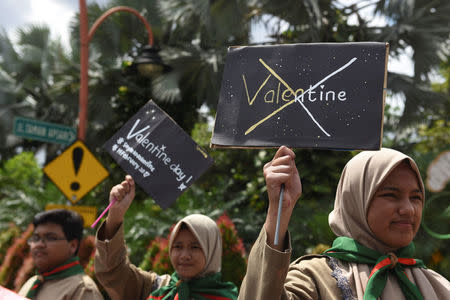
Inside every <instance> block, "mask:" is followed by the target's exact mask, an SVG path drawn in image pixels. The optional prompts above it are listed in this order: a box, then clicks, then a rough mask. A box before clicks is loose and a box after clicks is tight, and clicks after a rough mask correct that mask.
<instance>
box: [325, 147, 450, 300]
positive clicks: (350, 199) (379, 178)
mask: <svg viewBox="0 0 450 300" xmlns="http://www.w3.org/2000/svg"><path fill="white" fill-rule="evenodd" d="M404 160H406V161H408V162H409V164H410V165H411V168H412V170H413V171H414V172H415V173H416V174H417V178H418V181H419V185H420V189H421V190H422V192H423V194H424V195H423V196H424V199H425V192H424V191H425V189H424V185H423V182H422V178H421V176H420V173H419V169H418V168H417V165H416V163H415V162H414V160H412V159H411V158H410V157H409V156H406V155H405V154H403V153H401V152H398V151H396V150H393V149H387V148H382V149H381V150H379V151H363V152H361V153H359V154H358V155H356V156H355V157H353V158H352V159H351V160H350V161H349V162H348V163H347V165H346V166H345V167H344V170H343V171H342V174H341V178H340V180H339V184H338V187H337V190H336V199H335V202H334V209H333V211H332V212H331V213H330V215H329V217H328V222H329V224H330V227H331V230H332V231H333V232H334V233H335V234H336V235H337V236H346V237H350V238H353V239H355V240H357V241H358V242H359V243H361V244H363V245H364V246H366V247H368V248H371V249H374V250H377V251H378V252H381V253H387V252H390V251H393V250H396V249H392V248H390V247H389V246H387V245H385V244H384V243H382V242H381V241H379V240H378V239H377V238H376V237H375V235H374V234H373V233H372V231H371V230H370V227H369V224H368V222H367V212H368V209H369V204H370V200H371V199H372V197H373V195H374V193H375V191H376V190H377V189H378V187H379V186H380V185H381V183H382V182H383V181H384V179H385V178H386V177H387V176H388V175H389V173H390V172H391V171H392V170H394V169H395V167H397V166H398V165H399V164H400V163H401V162H402V161H404ZM341 268H342V271H343V274H344V275H345V277H347V279H348V281H349V282H350V286H353V287H354V289H353V290H354V291H355V292H356V295H354V296H357V298H358V299H363V294H364V290H365V288H366V285H367V281H368V278H369V274H370V271H371V270H370V267H369V266H368V265H364V264H356V263H345V262H341ZM406 273H407V275H408V278H409V279H410V280H411V281H412V282H413V283H414V284H415V285H417V286H418V288H419V289H420V291H421V293H422V295H423V296H424V298H425V299H450V283H449V282H448V281H447V280H446V279H445V278H444V277H442V276H441V275H439V274H437V273H436V272H434V271H432V270H429V269H419V268H412V269H409V268H408V269H406ZM381 299H386V300H387V299H405V298H404V296H403V293H402V291H401V289H400V286H399V285H398V284H397V282H396V279H395V278H394V277H393V276H392V275H389V277H388V281H387V283H386V287H385V289H384V291H383V293H382V295H381Z"/></svg>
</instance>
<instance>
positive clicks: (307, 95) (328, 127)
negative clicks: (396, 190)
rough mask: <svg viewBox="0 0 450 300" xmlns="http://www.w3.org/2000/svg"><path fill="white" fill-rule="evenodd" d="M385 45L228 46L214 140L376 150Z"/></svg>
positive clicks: (216, 143) (220, 144)
mask: <svg viewBox="0 0 450 300" xmlns="http://www.w3.org/2000/svg"><path fill="white" fill-rule="evenodd" d="M387 52H388V44H385V43H374V42H363V43H311V44H292V45H273V46H249V47H235V48H230V49H229V51H228V55H227V57H226V64H225V69H224V73H223V78H222V87H221V91H220V97H219V103H218V107H217V114H216V121H215V125H214V132H213V136H212V139H211V146H212V147H235V148H251V147H277V146H280V145H286V146H289V147H298V148H322V149H379V148H380V147H381V138H382V126H383V109H384V96H385V88H386V66H387V54H388V53H387Z"/></svg>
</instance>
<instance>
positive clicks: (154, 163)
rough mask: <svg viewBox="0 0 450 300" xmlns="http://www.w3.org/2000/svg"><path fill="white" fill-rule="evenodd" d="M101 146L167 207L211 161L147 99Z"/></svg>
mask: <svg viewBox="0 0 450 300" xmlns="http://www.w3.org/2000/svg"><path fill="white" fill-rule="evenodd" d="M103 147H104V148H105V149H106V151H108V152H109V154H110V155H111V156H112V157H113V158H114V159H115V160H116V161H117V163H118V164H119V165H120V166H121V167H122V169H123V170H124V171H125V172H127V173H128V174H130V175H131V176H132V177H133V179H134V180H135V182H136V183H137V184H138V185H139V186H140V187H141V188H142V189H143V190H144V191H145V192H146V193H147V194H149V195H150V196H151V197H152V198H154V200H155V201H156V203H158V204H159V205H160V206H161V207H162V208H167V207H169V206H170V205H171V204H172V203H173V202H174V201H175V200H176V199H177V197H178V196H179V195H180V194H181V193H182V192H183V191H185V190H186V189H187V188H188V187H189V186H191V185H192V183H194V181H195V180H197V179H198V178H199V177H200V176H201V174H203V172H204V171H206V169H207V168H208V167H209V166H211V164H212V162H213V161H212V159H211V157H210V156H209V155H208V153H207V152H206V151H205V150H203V149H202V148H200V147H199V146H198V145H197V144H196V143H195V142H194V141H193V140H192V139H191V137H190V136H189V135H188V134H186V133H185V132H184V131H183V129H181V128H180V127H179V126H178V125H177V124H176V123H175V122H174V121H173V120H172V119H171V118H170V117H169V116H168V115H167V114H166V113H165V112H164V111H163V110H161V109H160V108H159V107H158V106H157V105H156V104H155V103H154V102H153V101H151V100H150V101H149V102H147V104H145V105H144V106H143V107H142V108H141V109H140V110H139V111H138V112H137V114H136V115H134V116H133V117H132V118H131V119H130V120H128V122H127V123H126V124H125V125H124V126H123V127H122V128H121V129H120V130H119V131H118V132H117V133H116V134H114V136H112V137H111V138H110V139H109V140H108V141H107V142H106V143H105V145H104V146H103Z"/></svg>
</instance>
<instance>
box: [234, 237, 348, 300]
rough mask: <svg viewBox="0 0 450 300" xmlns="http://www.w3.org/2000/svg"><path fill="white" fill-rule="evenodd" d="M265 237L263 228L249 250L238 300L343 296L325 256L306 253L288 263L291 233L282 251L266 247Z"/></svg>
mask: <svg viewBox="0 0 450 300" xmlns="http://www.w3.org/2000/svg"><path fill="white" fill-rule="evenodd" d="M266 240H267V235H266V231H265V229H264V228H263V229H262V230H261V233H260V234H259V237H258V239H257V240H256V242H255V244H254V245H253V247H252V249H251V251H250V255H249V258H248V266H247V273H246V275H245V277H244V281H243V282H242V285H241V289H240V291H239V298H238V299H239V300H278V299H281V300H300V299H302V300H303V299H311V300H312V299H342V294H341V292H340V290H339V288H338V287H337V284H336V280H335V279H334V278H333V277H332V276H331V272H332V270H331V268H330V267H329V266H328V264H327V258H326V257H322V256H310V258H311V259H309V257H308V256H306V257H302V258H299V259H297V260H296V261H294V262H293V263H292V264H291V265H289V263H290V258H291V242H290V235H287V238H286V241H285V243H286V245H285V249H286V250H285V251H284V252H280V251H277V250H275V249H273V248H271V247H269V246H268V245H267V242H266Z"/></svg>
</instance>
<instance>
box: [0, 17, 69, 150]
mask: <svg viewBox="0 0 450 300" xmlns="http://www.w3.org/2000/svg"><path fill="white" fill-rule="evenodd" d="M17 34H18V41H17V44H16V45H13V43H12V42H11V40H10V39H9V38H8V36H7V34H6V32H5V31H4V30H2V31H1V32H0V58H1V59H0V114H1V118H0V120H1V121H0V122H1V123H2V126H1V129H0V141H1V142H0V143H1V146H0V147H1V148H0V149H1V153H2V156H3V155H4V157H2V159H6V158H8V157H9V156H10V155H11V154H12V153H13V152H14V148H15V147H17V146H19V145H20V146H21V147H23V148H24V150H33V151H34V150H36V149H37V147H38V146H39V145H40V143H36V142H33V141H26V140H25V141H22V140H21V139H17V138H15V137H14V136H13V135H12V132H13V129H12V127H13V118H14V117H15V116H25V117H30V118H35V119H38V120H45V121H49V122H56V123H60V124H65V125H69V126H73V125H74V120H75V118H73V117H72V116H74V115H75V113H76V107H75V105H74V102H73V100H74V96H75V94H74V92H75V90H76V89H75V88H71V87H72V86H73V85H72V83H73V78H74V77H73V74H74V72H75V71H77V67H76V65H75V64H73V63H71V60H70V57H69V56H68V55H67V54H66V53H65V51H64V49H63V46H62V45H61V43H60V42H59V41H51V40H50V30H49V28H48V27H46V26H36V25H30V26H27V27H24V28H21V29H19V30H18V33H17ZM71 74H72V75H71ZM75 74H76V73H75ZM71 120H73V121H71Z"/></svg>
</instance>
